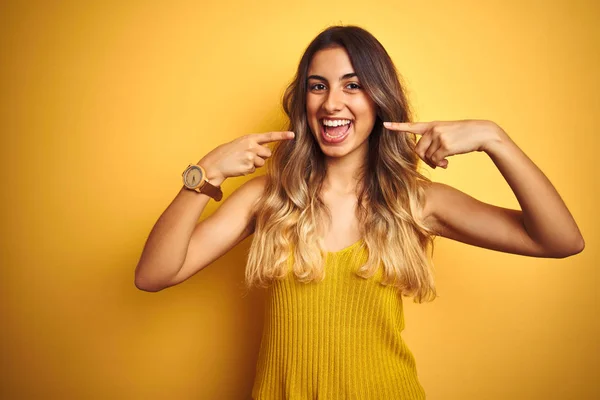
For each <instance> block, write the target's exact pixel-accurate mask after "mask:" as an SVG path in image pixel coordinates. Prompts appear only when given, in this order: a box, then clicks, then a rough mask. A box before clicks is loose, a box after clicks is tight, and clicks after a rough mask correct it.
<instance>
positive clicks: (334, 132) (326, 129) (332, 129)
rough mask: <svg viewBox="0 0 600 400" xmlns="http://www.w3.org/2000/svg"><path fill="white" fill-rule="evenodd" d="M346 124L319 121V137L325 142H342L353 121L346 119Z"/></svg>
mask: <svg viewBox="0 0 600 400" xmlns="http://www.w3.org/2000/svg"><path fill="white" fill-rule="evenodd" d="M348 121H349V123H346V124H334V125H337V126H328V125H325V123H324V121H321V123H320V125H321V137H322V138H323V140H324V141H325V142H327V143H339V142H342V141H343V140H344V139H345V138H346V137H347V136H348V134H349V133H350V130H351V129H350V128H352V126H353V125H354V122H353V121H351V120H348Z"/></svg>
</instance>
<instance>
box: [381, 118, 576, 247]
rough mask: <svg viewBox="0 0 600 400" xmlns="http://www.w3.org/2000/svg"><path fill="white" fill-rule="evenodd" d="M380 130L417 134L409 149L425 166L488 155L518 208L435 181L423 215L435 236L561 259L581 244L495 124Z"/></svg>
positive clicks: (541, 181) (552, 196) (562, 208)
mask: <svg viewBox="0 0 600 400" xmlns="http://www.w3.org/2000/svg"><path fill="white" fill-rule="evenodd" d="M386 128H388V129H389V130H394V131H404V132H412V133H416V134H419V135H422V137H421V139H420V140H419V142H418V143H417V146H416V148H415V151H416V152H417V154H418V155H419V157H421V158H422V159H423V160H424V161H425V162H426V163H427V164H429V165H430V166H431V167H433V168H435V167H436V166H440V167H442V168H447V166H448V160H446V159H445V157H448V156H452V155H455V154H464V153H469V152H472V151H483V152H485V153H486V154H488V155H489V157H490V158H491V159H492V161H493V162H494V164H495V165H496V166H497V168H498V170H499V171H500V173H501V174H502V176H503V177H504V178H505V179H506V182H507V183H508V185H509V186H510V187H511V189H512V190H513V192H514V194H515V196H516V198H517V200H518V202H519V204H520V206H521V209H522V210H510V209H506V208H502V207H497V206H494V205H491V204H486V203H483V202H480V201H479V200H476V199H474V198H472V197H471V196H469V195H467V194H465V193H463V192H461V191H459V190H457V189H454V188H452V187H450V186H448V185H444V184H441V183H435V182H434V183H432V185H431V186H430V187H429V188H428V194H427V205H426V210H425V211H424V216H425V217H426V218H427V217H430V218H429V221H430V223H431V226H432V229H433V230H434V231H437V232H439V233H440V235H441V236H445V237H449V238H451V239H455V240H458V241H461V242H464V243H469V244H473V245H476V246H481V247H486V248H490V249H494V250H499V251H506V252H511V253H517V254H523V255H532V256H537V257H554V258H563V257H567V256H570V255H574V254H577V253H579V252H581V251H582V250H583V249H584V247H585V242H584V239H583V236H582V235H581V232H580V231H579V228H578V227H577V223H576V222H575V220H574V219H573V216H572V215H571V213H570V212H569V210H568V208H567V206H566V205H565V203H564V202H563V200H562V199H561V197H560V195H559V194H558V192H557V191H556V189H555V188H554V186H553V185H552V183H551V182H550V181H549V180H548V178H547V177H546V176H545V175H544V173H543V172H542V171H541V170H540V169H539V168H538V167H537V166H536V165H535V164H534V163H533V162H532V161H531V159H529V157H527V155H526V154H525V153H524V152H523V151H522V150H521V149H520V148H519V147H518V146H517V145H516V143H515V142H513V141H512V140H511V138H510V137H509V136H508V134H507V133H506V132H505V131H504V130H503V129H502V128H501V127H500V126H498V125H497V124H496V123H494V122H492V121H487V120H464V121H434V122H416V123H392V124H391V125H388V124H387V123H386Z"/></svg>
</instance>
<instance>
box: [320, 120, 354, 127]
mask: <svg viewBox="0 0 600 400" xmlns="http://www.w3.org/2000/svg"><path fill="white" fill-rule="evenodd" d="M350 122H351V121H350V120H349V119H335V120H331V119H324V120H323V125H325V126H341V125H348V124H349V123H350Z"/></svg>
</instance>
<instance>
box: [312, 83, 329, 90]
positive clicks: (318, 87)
mask: <svg viewBox="0 0 600 400" xmlns="http://www.w3.org/2000/svg"><path fill="white" fill-rule="evenodd" d="M309 88H310V90H323V89H325V85H323V84H322V83H315V84H313V85H310V86H309Z"/></svg>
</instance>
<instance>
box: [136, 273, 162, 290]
mask: <svg viewBox="0 0 600 400" xmlns="http://www.w3.org/2000/svg"><path fill="white" fill-rule="evenodd" d="M133 283H134V284H135V287H136V288H138V289H139V290H141V291H144V292H160V291H161V290H163V289H165V288H166V287H167V286H165V285H163V284H160V283H158V282H156V281H153V280H152V279H149V278H148V277H144V276H143V275H141V274H139V273H138V272H137V268H136V273H135V278H134V280H133Z"/></svg>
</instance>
